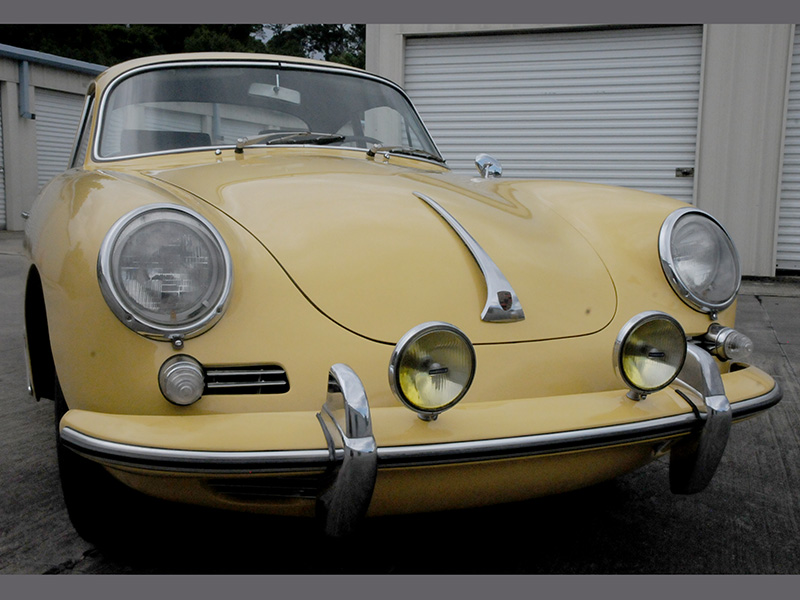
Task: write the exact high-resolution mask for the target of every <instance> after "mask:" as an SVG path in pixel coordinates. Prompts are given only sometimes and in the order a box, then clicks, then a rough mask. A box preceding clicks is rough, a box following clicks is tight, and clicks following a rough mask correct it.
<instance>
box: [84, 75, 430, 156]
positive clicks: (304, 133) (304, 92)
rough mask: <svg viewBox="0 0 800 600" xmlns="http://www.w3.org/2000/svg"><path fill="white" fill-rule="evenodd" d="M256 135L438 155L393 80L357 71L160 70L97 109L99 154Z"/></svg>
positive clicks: (115, 89)
mask: <svg viewBox="0 0 800 600" xmlns="http://www.w3.org/2000/svg"><path fill="white" fill-rule="evenodd" d="M271 134H275V135H271ZM280 134H285V136H282V135H280ZM258 136H261V137H262V138H263V139H262V140H258V141H253V140H251V141H252V142H253V145H255V144H276V143H277V144H279V145H280V144H290V143H292V144H297V143H304V144H315V143H319V144H326V145H337V146H347V147H355V148H370V147H372V145H373V144H383V145H396V146H404V147H410V148H415V149H419V150H422V151H424V152H427V153H431V154H434V155H436V156H438V155H439V153H438V151H437V150H436V147H435V146H434V144H433V141H432V140H431V138H430V136H429V135H428V133H427V131H426V130H425V127H424V126H423V125H422V123H421V122H420V120H419V117H418V116H417V114H416V112H415V111H414V109H413V107H412V106H411V104H410V103H409V102H408V100H407V99H406V98H405V96H404V95H403V94H402V93H401V92H400V91H399V90H398V89H396V88H395V87H393V86H391V85H389V84H386V83H383V82H382V81H380V80H377V79H373V78H370V77H362V76H359V75H357V74H347V73H334V72H328V71H322V70H316V69H307V68H302V67H294V66H286V65H281V66H277V65H263V66H262V65H242V64H230V65H224V64H205V65H189V64H183V65H174V64H173V65H170V66H168V67H154V68H153V69H151V70H147V71H141V72H138V73H136V74H134V75H131V76H129V77H126V78H124V79H122V80H121V81H120V82H119V83H117V84H115V85H112V87H111V90H110V92H109V93H107V94H106V96H105V99H104V101H103V105H102V107H101V113H100V127H99V133H98V137H97V140H98V144H97V147H96V149H95V155H96V157H98V158H101V159H109V158H118V157H123V156H132V155H139V154H148V153H154V152H167V151H174V150H187V149H202V148H207V147H213V148H220V147H226V146H236V145H237V142H239V141H240V140H241V139H242V138H254V137H258ZM247 145H250V144H249V143H248V144H247ZM240 147H241V144H240Z"/></svg>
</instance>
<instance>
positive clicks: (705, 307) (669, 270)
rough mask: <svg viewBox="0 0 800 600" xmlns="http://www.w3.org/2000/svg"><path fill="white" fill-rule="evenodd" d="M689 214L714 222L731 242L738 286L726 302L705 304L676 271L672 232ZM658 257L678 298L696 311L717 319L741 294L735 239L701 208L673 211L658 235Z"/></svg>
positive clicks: (691, 207) (690, 207)
mask: <svg viewBox="0 0 800 600" xmlns="http://www.w3.org/2000/svg"><path fill="white" fill-rule="evenodd" d="M687 214H697V215H700V216H702V217H705V218H707V219H709V220H710V221H712V222H713V223H714V224H715V225H717V227H719V228H720V229H721V230H722V232H723V234H725V236H726V237H727V238H728V240H730V242H731V247H732V248H733V255H734V259H735V262H736V269H737V272H738V280H739V282H738V284H737V285H736V290H735V291H734V293H733V294H732V295H731V297H730V298H729V299H728V300H726V301H725V302H719V303H709V302H705V301H704V300H702V299H700V298H698V297H697V296H695V295H694V294H693V293H692V292H691V290H689V288H688V287H686V285H685V284H684V283H683V281H681V279H680V277H678V274H677V271H676V270H675V263H674V260H673V258H672V249H671V247H670V246H671V240H672V230H673V229H674V228H675V224H676V223H677V222H678V220H679V219H681V217H683V216H685V215H687ZM658 255H659V259H660V261H661V268H662V270H663V271H664V275H665V276H666V278H667V281H668V282H669V284H670V286H671V287H672V289H673V290H674V291H675V293H676V294H677V295H678V297H679V298H680V299H681V300H682V301H683V302H684V303H685V304H687V305H688V306H690V307H691V308H693V309H694V310H696V311H698V312H702V313H707V314H710V315H711V317H712V318H716V314H717V313H718V312H719V311H721V310H724V309H726V308H728V307H729V306H731V305H732V304H733V302H734V301H735V300H736V296H737V295H738V294H739V289H740V288H741V285H742V273H741V269H742V267H741V262H740V261H739V252H738V250H737V249H736V245H735V244H734V243H733V239H732V238H731V236H730V234H729V233H728V232H727V230H726V229H725V228H724V227H723V226H722V223H720V222H719V221H718V220H717V219H715V218H714V217H713V216H711V215H710V214H708V213H707V212H706V211H704V210H700V209H699V208H695V207H693V206H687V207H685V208H679V209H678V210H675V211H673V212H672V213H670V214H669V216H668V217H667V218H666V219H665V220H664V222H663V223H662V225H661V229H660V231H659V233H658Z"/></svg>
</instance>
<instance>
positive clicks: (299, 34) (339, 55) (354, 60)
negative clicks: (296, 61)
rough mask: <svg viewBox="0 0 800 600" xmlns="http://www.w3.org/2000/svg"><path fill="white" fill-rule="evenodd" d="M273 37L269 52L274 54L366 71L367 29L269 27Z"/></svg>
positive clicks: (310, 26)
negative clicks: (299, 57) (318, 60)
mask: <svg viewBox="0 0 800 600" xmlns="http://www.w3.org/2000/svg"><path fill="white" fill-rule="evenodd" d="M266 27H267V29H268V30H269V31H270V32H271V33H272V37H271V38H270V39H269V40H268V41H267V43H266V46H267V51H268V52H270V53H272V54H286V55H289V56H305V57H309V58H321V59H323V60H329V61H333V62H338V63H343V64H346V65H351V66H354V67H360V68H362V69H363V68H364V63H365V56H364V41H365V38H366V30H367V26H366V25H330V24H306V25H286V24H281V23H278V24H272V25H267V26H266Z"/></svg>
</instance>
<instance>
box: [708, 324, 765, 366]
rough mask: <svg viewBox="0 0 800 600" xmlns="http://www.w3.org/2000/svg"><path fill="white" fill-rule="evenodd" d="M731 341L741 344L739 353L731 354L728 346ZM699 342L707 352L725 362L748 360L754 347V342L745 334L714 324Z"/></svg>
mask: <svg viewBox="0 0 800 600" xmlns="http://www.w3.org/2000/svg"><path fill="white" fill-rule="evenodd" d="M729 340H735V341H738V342H739V344H740V345H739V348H738V350H739V351H738V352H736V351H734V353H733V354H730V349H729V348H728V346H727V343H728V341H729ZM697 341H698V343H699V344H700V346H702V347H703V348H704V349H705V350H707V351H708V352H710V353H711V354H713V355H714V356H716V357H717V358H718V359H720V360H723V361H728V360H746V358H747V357H748V356H749V355H750V353H751V352H752V345H753V342H752V341H751V340H750V338H748V337H747V336H746V335H745V334H743V333H741V332H739V331H737V330H736V329H733V328H731V327H725V326H723V325H720V324H719V323H712V324H711V325H710V326H709V328H708V331H707V332H706V333H705V334H704V335H703V336H702V337H700V338H699V339H698V340H697Z"/></svg>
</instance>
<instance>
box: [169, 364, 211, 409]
mask: <svg viewBox="0 0 800 600" xmlns="http://www.w3.org/2000/svg"><path fill="white" fill-rule="evenodd" d="M158 386H159V387H160V388H161V393H162V394H163V395H164V398H166V399H167V400H169V401H170V402H172V403H173V404H177V405H179V406H189V405H190V404H194V403H195V402H197V401H198V400H200V397H201V396H202V395H203V389H204V388H205V373H204V372H203V367H202V366H201V365H200V363H199V362H197V361H196V360H195V359H194V358H192V357H191V356H185V355H178V356H173V357H171V358H169V359H167V361H166V362H164V364H163V365H161V369H160V370H159V372H158Z"/></svg>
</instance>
